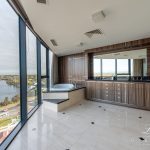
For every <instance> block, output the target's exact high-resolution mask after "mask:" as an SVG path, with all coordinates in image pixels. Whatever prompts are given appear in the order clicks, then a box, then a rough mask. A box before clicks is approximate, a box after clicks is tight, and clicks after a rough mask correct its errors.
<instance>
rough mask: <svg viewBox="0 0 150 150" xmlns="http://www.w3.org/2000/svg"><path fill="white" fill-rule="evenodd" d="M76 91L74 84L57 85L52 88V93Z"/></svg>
mask: <svg viewBox="0 0 150 150" xmlns="http://www.w3.org/2000/svg"><path fill="white" fill-rule="evenodd" d="M73 89H75V86H74V85H73V84H55V85H54V86H53V87H51V88H50V91H51V92H65V91H66V92H67V91H71V90H73Z"/></svg>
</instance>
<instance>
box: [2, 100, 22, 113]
mask: <svg viewBox="0 0 150 150" xmlns="http://www.w3.org/2000/svg"><path fill="white" fill-rule="evenodd" d="M19 104H20V102H17V103H12V104H8V105H7V106H0V111H2V110H4V109H9V108H12V107H15V106H17V105H19Z"/></svg>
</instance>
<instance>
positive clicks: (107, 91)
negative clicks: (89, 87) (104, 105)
mask: <svg viewBox="0 0 150 150" xmlns="http://www.w3.org/2000/svg"><path fill="white" fill-rule="evenodd" d="M113 85H114V84H113V82H103V83H102V99H103V100H109V101H114V86H113Z"/></svg>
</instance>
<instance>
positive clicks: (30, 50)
mask: <svg viewBox="0 0 150 150" xmlns="http://www.w3.org/2000/svg"><path fill="white" fill-rule="evenodd" d="M36 46H37V45H36V37H35V35H34V34H33V33H32V32H31V31H30V30H29V28H28V27H26V57H27V95H28V98H27V100H28V101H27V103H28V112H30V111H31V110H32V109H33V108H34V107H35V106H36V105H37V103H38V101H37V100H38V98H37V48H36Z"/></svg>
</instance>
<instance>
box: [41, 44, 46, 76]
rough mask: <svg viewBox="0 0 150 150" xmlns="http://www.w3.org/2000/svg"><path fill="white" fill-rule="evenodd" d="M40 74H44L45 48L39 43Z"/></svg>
mask: <svg viewBox="0 0 150 150" xmlns="http://www.w3.org/2000/svg"><path fill="white" fill-rule="evenodd" d="M41 74H42V76H46V48H45V47H44V46H43V45H41Z"/></svg>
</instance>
